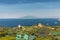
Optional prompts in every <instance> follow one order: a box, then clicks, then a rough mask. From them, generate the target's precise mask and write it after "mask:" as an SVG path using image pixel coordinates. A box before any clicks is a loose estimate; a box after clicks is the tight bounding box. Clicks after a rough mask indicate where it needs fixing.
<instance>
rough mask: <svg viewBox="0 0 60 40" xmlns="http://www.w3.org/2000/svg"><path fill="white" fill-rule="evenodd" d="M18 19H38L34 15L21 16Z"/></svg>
mask: <svg viewBox="0 0 60 40" xmlns="http://www.w3.org/2000/svg"><path fill="white" fill-rule="evenodd" d="M20 19H38V17H35V16H24V17H21V18H20Z"/></svg>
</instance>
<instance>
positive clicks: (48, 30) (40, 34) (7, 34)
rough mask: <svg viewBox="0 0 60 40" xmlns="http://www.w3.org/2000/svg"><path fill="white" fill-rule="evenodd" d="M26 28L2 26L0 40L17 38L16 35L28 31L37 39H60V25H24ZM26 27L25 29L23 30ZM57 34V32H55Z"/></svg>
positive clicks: (14, 39)
mask: <svg viewBox="0 0 60 40" xmlns="http://www.w3.org/2000/svg"><path fill="white" fill-rule="evenodd" d="M23 27H24V28H25V29H24V28H18V27H13V28H8V27H0V40H16V35H17V34H20V33H21V31H23V32H22V33H23V34H24V33H27V34H28V35H32V34H34V35H35V36H36V38H35V40H60V32H59V31H60V27H59V26H55V27H53V26H45V25H44V26H43V27H42V28H38V27H37V26H36V25H35V26H23ZM23 29H24V30H23ZM54 32H55V33H56V34H55V33H54Z"/></svg>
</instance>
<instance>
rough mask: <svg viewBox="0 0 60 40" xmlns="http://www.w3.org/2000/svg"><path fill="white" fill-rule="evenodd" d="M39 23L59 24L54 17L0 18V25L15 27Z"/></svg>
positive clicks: (59, 21)
mask: <svg viewBox="0 0 60 40" xmlns="http://www.w3.org/2000/svg"><path fill="white" fill-rule="evenodd" d="M38 23H41V24H43V25H49V26H60V20H58V19H55V18H50V19H49V18H47V19H45V18H41V19H0V27H3V26H6V27H15V26H18V25H22V26H32V25H35V24H38Z"/></svg>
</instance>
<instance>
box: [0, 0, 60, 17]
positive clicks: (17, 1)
mask: <svg viewBox="0 0 60 40" xmlns="http://www.w3.org/2000/svg"><path fill="white" fill-rule="evenodd" d="M23 16H36V17H39V18H57V17H58V18H60V0H0V18H20V17H23Z"/></svg>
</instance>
